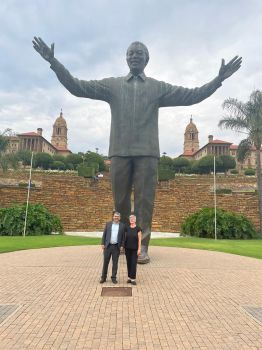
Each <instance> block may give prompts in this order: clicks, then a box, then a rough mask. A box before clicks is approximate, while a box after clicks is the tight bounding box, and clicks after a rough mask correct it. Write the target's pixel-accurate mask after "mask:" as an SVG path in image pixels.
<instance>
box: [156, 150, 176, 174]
mask: <svg viewBox="0 0 262 350" xmlns="http://www.w3.org/2000/svg"><path fill="white" fill-rule="evenodd" d="M164 153H165V152H163V154H164ZM159 167H161V168H163V169H171V170H173V159H172V158H170V157H168V156H166V155H163V156H162V157H160V159H159Z"/></svg>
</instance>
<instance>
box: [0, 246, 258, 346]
mask: <svg viewBox="0 0 262 350" xmlns="http://www.w3.org/2000/svg"><path fill="white" fill-rule="evenodd" d="M150 256H151V263H150V264H148V265H139V266H138V279H137V282H138V284H137V286H135V287H133V296H132V297H101V289H102V286H103V287H106V286H107V287H110V286H115V285H113V284H112V282H111V281H110V279H109V280H108V282H107V283H105V284H103V285H100V284H99V283H98V282H99V278H100V273H101V267H102V254H101V250H100V247H99V246H87V247H62V248H50V249H40V250H28V251H20V252H14V253H8V254H2V255H0V277H1V280H0V281H1V282H0V305H18V306H19V307H18V308H17V309H16V310H15V311H14V312H13V313H12V314H11V315H10V316H9V317H8V318H6V319H5V320H4V321H3V322H1V323H0V349H1V350H27V349H34V350H63V349H67V350H89V349H90V350H104V349H109V350H118V349H119V350H120V349H121V350H129V349H130V350H149V349H159V350H164V349H166V350H167V349H172V350H173V349H181V350H182V349H183V350H186V349H188V350H189V349H190V350H191V349H201V350H207V349H219V350H221V349H225V350H231V349H232V350H238V349H239V350H245V349H256V350H258V349H262V324H261V323H260V322H259V320H258V319H257V318H255V317H253V316H252V315H251V314H249V313H248V312H247V310H249V308H248V307H251V309H252V307H253V308H260V307H262V261H261V260H258V259H252V258H246V257H240V256H236V255H230V254H224V253H218V252H208V251H200V250H189V249H181V248H164V247H161V248H160V247H150ZM124 259H125V258H124V256H121V257H120V264H119V284H118V285H119V286H122V287H126V286H128V285H127V284H126V278H127V276H126V265H125V260H124ZM256 310H257V309H256ZM258 310H259V309H258Z"/></svg>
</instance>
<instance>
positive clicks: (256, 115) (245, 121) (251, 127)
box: [218, 90, 262, 235]
mask: <svg viewBox="0 0 262 350" xmlns="http://www.w3.org/2000/svg"><path fill="white" fill-rule="evenodd" d="M223 108H224V109H226V110H227V111H228V112H229V114H228V116H225V117H224V118H222V119H221V120H220V122H219V124H218V125H219V126H220V127H224V128H226V129H231V130H234V131H236V132H244V133H245V134H246V135H247V137H246V138H245V139H244V140H242V141H241V142H240V144H239V146H238V150H237V160H238V161H240V162H243V161H244V159H245V158H246V157H247V156H248V155H249V154H250V151H251V148H252V147H255V149H256V174H257V191H258V200H259V219H260V235H262V177H261V159H260V152H261V144H262V92H261V91H260V90H255V91H253V92H252V93H251V95H250V98H249V100H248V101H247V102H245V103H244V102H241V101H238V100H237V99H235V98H228V99H226V100H225V101H224V103H223Z"/></svg>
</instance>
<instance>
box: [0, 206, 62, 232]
mask: <svg viewBox="0 0 262 350" xmlns="http://www.w3.org/2000/svg"><path fill="white" fill-rule="evenodd" d="M25 212H26V204H23V205H13V206H12V207H9V208H0V235H1V236H21V235H22V234H23V231H24V222H25ZM52 232H59V233H62V232H63V227H62V224H61V221H60V218H59V217H58V216H57V215H54V214H51V213H50V212H49V211H48V210H47V209H46V208H45V207H44V206H43V205H42V204H29V205H28V214H27V225H26V234H27V235H29V236H35V235H50V234H51V233H52Z"/></svg>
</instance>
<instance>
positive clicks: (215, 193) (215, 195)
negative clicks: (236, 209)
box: [214, 156, 217, 240]
mask: <svg viewBox="0 0 262 350" xmlns="http://www.w3.org/2000/svg"><path fill="white" fill-rule="evenodd" d="M214 209H215V240H216V239H217V191H216V157H215V156H214Z"/></svg>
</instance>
